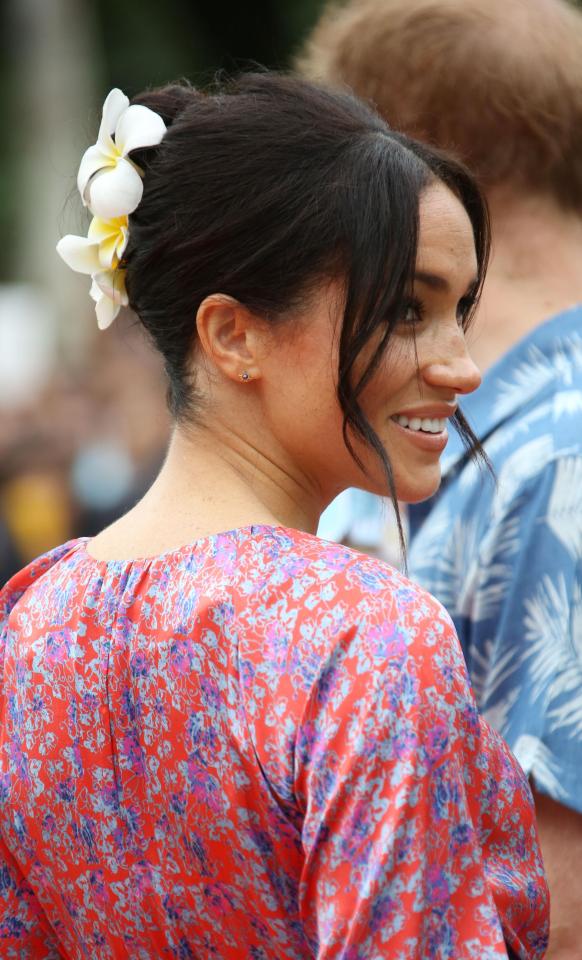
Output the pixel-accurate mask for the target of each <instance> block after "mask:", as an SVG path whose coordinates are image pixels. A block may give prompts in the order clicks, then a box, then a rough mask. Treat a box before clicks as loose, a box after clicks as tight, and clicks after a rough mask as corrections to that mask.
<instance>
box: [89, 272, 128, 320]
mask: <svg viewBox="0 0 582 960" xmlns="http://www.w3.org/2000/svg"><path fill="white" fill-rule="evenodd" d="M89 296H90V297H91V299H92V300H94V301H95V313H96V314H97V326H98V327H99V329H100V330H106V329H107V327H109V326H110V325H111V324H112V323H113V321H114V320H115V318H116V316H117V314H118V313H119V311H120V310H121V308H122V307H126V306H127V303H128V299H127V292H126V289H125V270H103V271H102V272H101V273H96V274H94V276H93V283H92V284H91V290H90V291H89Z"/></svg>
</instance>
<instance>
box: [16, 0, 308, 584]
mask: <svg viewBox="0 0 582 960" xmlns="http://www.w3.org/2000/svg"><path fill="white" fill-rule="evenodd" d="M321 6H322V0H289V2H286V3H280V2H278V0H253V2H252V3H249V4H246V5H240V4H236V3H232V4H229V3H222V4H220V5H217V4H215V3H212V2H209V0H167V2H166V3H165V4H158V3H155V2H153V0H124V3H123V4H122V5H119V4H117V3H113V0H50V2H47V0H0V49H1V51H2V56H1V62H0V84H1V85H2V97H0V122H1V123H2V124H3V129H4V131H7V130H10V136H6V135H5V136H3V137H1V138H0V230H1V231H2V237H3V239H4V243H2V244H0V585H1V584H3V583H4V582H5V581H6V580H7V579H8V577H9V576H10V575H11V574H12V573H13V572H15V571H16V570H17V569H18V568H20V567H21V566H22V565H23V564H25V563H26V562H27V561H28V560H30V559H32V558H33V557H35V556H37V555H38V554H40V553H42V552H44V551H45V550H47V549H49V548H51V547H52V546H54V545H55V544H57V543H59V542H63V541H65V540H67V539H69V538H71V537H75V536H81V535H89V536H90V535H92V534H94V533H95V532H96V531H97V530H99V529H100V528H102V527H103V526H104V525H105V524H106V523H108V522H110V521H111V520H112V519H114V518H115V517H116V516H118V515H119V514H120V513H121V512H123V511H124V510H125V509H126V508H127V507H129V506H130V505H131V504H132V503H134V502H135V501H136V499H137V498H138V497H139V496H140V494H141V493H142V492H143V491H144V490H145V488H146V486H147V485H148V484H149V482H150V481H151V480H152V479H153V477H154V475H155V473H156V470H157V469H158V467H159V465H160V463H161V459H162V457H163V455H164V449H165V445H166V441H167V437H168V430H169V419H168V415H167V412H166V406H165V398H164V392H165V386H164V378H163V374H162V371H161V368H160V364H159V362H158V359H157V357H156V356H155V355H154V353H153V351H152V350H151V349H150V347H149V345H148V344H147V342H146V340H145V337H144V336H143V334H142V333H141V330H140V328H139V325H138V324H137V323H136V321H135V318H134V317H132V316H131V315H128V314H127V311H126V312H125V314H122V315H121V316H120V317H119V318H118V321H116V324H115V325H114V326H113V327H112V328H111V329H110V330H108V331H107V332H105V333H100V332H99V331H98V330H97V325H96V321H95V314H94V310H93V303H92V301H91V300H90V299H89V297H88V278H86V277H83V276H80V275H74V274H72V272H71V271H70V270H68V269H67V267H66V266H65V265H64V264H63V263H62V262H61V261H60V259H59V258H58V256H57V255H56V253H55V244H56V242H57V241H58V239H59V238H60V236H62V235H63V234H65V233H69V232H71V233H81V234H82V233H84V232H85V231H86V224H87V222H88V218H87V217H86V216H85V215H84V212H83V210H82V207H81V203H80V200H79V198H78V196H77V194H76V190H75V177H76V171H77V167H78V163H79V160H80V158H81V155H82V153H83V151H84V150H85V148H86V147H87V146H88V145H89V144H90V143H92V142H93V141H94V140H95V138H96V135H97V130H98V125H99V118H100V109H101V104H102V102H103V99H104V96H105V94H106V93H107V91H108V90H109V89H111V87H113V86H119V87H120V88H121V89H122V90H123V91H124V92H125V93H127V94H128V96H131V95H133V94H134V93H137V92H138V91H139V90H140V89H143V88H144V87H145V86H149V85H153V84H158V83H163V82H165V81H167V80H173V79H176V78H177V77H180V76H187V77H188V78H190V79H191V80H192V81H193V82H195V83H199V84H201V85H204V84H206V83H208V81H210V80H211V79H212V76H213V75H214V74H215V73H216V71H218V70H226V71H228V72H233V71H236V70H237V69H239V68H241V67H245V66H248V65H249V64H251V63H258V64H263V65H265V66H268V67H275V68H285V67H288V66H289V65H290V63H291V58H292V56H293V54H294V52H295V50H296V48H297V46H298V45H299V44H300V43H301V40H302V38H303V36H304V35H305V33H306V31H307V30H308V29H309V28H310V26H311V24H312V23H313V22H314V21H315V19H316V17H317V15H318V12H319V10H320V9H321Z"/></svg>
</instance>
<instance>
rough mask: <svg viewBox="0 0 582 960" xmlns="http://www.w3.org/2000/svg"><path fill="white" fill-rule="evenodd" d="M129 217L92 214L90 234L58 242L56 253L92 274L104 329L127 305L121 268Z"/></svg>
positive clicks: (93, 291) (96, 307)
mask: <svg viewBox="0 0 582 960" xmlns="http://www.w3.org/2000/svg"><path fill="white" fill-rule="evenodd" d="M127 239H128V234H127V217H117V218H115V219H114V220H101V219H100V218H99V217H93V220H92V221H91V224H90V226H89V234H88V236H87V237H75V236H73V235H72V234H67V236H66V237H63V238H62V240H59V242H58V244H57V253H58V254H59V255H60V256H61V257H62V258H63V260H64V261H65V263H66V264H67V266H69V267H70V268H71V270H75V271H76V272H77V273H85V274H88V275H89V276H91V278H92V280H93V284H92V286H91V294H90V295H91V297H92V299H93V300H95V303H96V306H95V312H96V314H97V324H98V326H99V328H100V329H101V330H105V329H106V328H107V327H108V326H109V325H110V324H111V323H112V322H113V320H115V317H116V316H117V314H118V313H119V310H120V308H121V307H122V306H127V293H126V291H125V270H122V269H120V268H119V263H120V261H121V257H122V256H123V252H124V250H125V248H126V246H127Z"/></svg>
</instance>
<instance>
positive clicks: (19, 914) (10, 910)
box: [0, 784, 61, 960]
mask: <svg viewBox="0 0 582 960" xmlns="http://www.w3.org/2000/svg"><path fill="white" fill-rule="evenodd" d="M0 793H1V784H0ZM0 956H2V957H5V958H6V960H59V958H60V956H61V954H60V952H59V949H58V941H57V939H56V938H55V936H54V934H53V932H52V931H51V928H50V926H49V924H48V921H47V919H46V917H45V915H44V912H43V910H42V908H41V906H40V904H39V903H38V901H37V899H36V897H35V895H34V892H33V890H32V888H31V887H30V885H29V884H28V882H27V881H26V879H25V878H24V877H23V875H22V873H21V871H20V868H19V867H18V864H17V863H16V861H15V860H14V858H13V857H12V855H11V853H10V851H9V850H8V849H7V848H6V845H5V844H4V842H3V841H2V840H0Z"/></svg>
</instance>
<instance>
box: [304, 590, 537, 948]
mask: <svg viewBox="0 0 582 960" xmlns="http://www.w3.org/2000/svg"><path fill="white" fill-rule="evenodd" d="M424 597H425V599H424V600H422V599H419V596H418V595H417V596H416V597H414V595H412V593H411V594H410V595H409V597H408V599H407V601H406V602H405V603H404V606H405V607H406V611H405V613H404V614H403V613H402V606H403V604H402V603H400V607H401V609H400V613H399V614H398V617H397V619H395V618H394V610H388V611H387V610H386V609H385V608H384V609H383V610H380V611H379V610H378V609H375V610H371V609H370V608H369V607H368V608H367V609H360V610H359V611H358V613H359V614H360V615H359V616H358V618H357V624H358V625H357V626H354V627H353V628H352V629H351V630H350V631H348V632H346V633H345V634H344V635H343V636H342V638H341V642H339V643H337V644H336V645H335V646H334V648H333V651H332V653H331V654H330V656H329V657H328V659H327V661H326V663H325V664H324V665H323V666H322V669H321V672H320V674H319V677H318V681H317V683H316V685H315V687H314V689H313V692H312V695H311V697H310V700H309V703H308V705H307V708H306V710H305V713H304V716H303V720H302V723H301V726H300V729H299V736H298V741H297V754H296V783H295V790H296V795H297V797H298V798H299V800H300V803H301V804H302V806H303V810H304V819H303V832H302V842H303V849H304V856H305V866H304V870H303V875H302V881H301V887H300V896H301V909H302V915H303V918H304V922H305V924H306V926H307V927H309V924H310V923H311V924H312V925H313V927H314V929H313V930H312V931H311V935H312V936H313V939H314V942H316V943H317V944H318V945H319V946H318V953H317V957H318V960H330V958H332V957H333V958H334V960H336V958H339V957H341V958H342V960H363V958H374V960H379V958H396V957H398V958H399V960H429V958H438V960H445V958H448V960H452V958H454V960H469V958H471V960H476V958H479V960H493V958H499V957H504V958H505V957H507V948H508V946H509V947H511V948H512V949H513V950H514V951H515V954H516V956H518V957H519V958H520V960H534V958H536V960H538V958H541V957H543V955H544V952H545V947H546V943H547V889H546V886H545V881H544V877H543V867H542V865H541V860H540V857H539V852H538V847H537V836H536V831H535V826H534V821H533V812H532V804H531V795H530V794H529V790H528V787H527V783H526V782H525V778H524V777H523V775H522V774H521V771H519V769H518V768H517V765H516V764H515V761H514V760H513V758H512V757H511V755H510V754H509V751H507V750H506V748H505V747H504V745H503V744H502V742H501V741H500V739H499V738H498V737H497V736H496V735H495V734H493V733H492V732H491V731H490V730H489V729H488V728H487V727H486V725H484V724H482V722H481V721H480V720H479V718H478V715H477V711H476V708H475V705H474V702H473V700H472V696H471V693H470V691H469V688H468V683H467V678H466V674H465V669H464V664H463V662H462V656H461V653H460V649H459V647H458V641H457V639H456V636H455V634H454V630H453V628H452V624H451V623H450V621H449V619H448V617H447V615H446V614H445V612H444V611H443V610H442V608H440V605H438V604H437V603H436V601H433V600H432V598H430V597H427V595H424Z"/></svg>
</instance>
